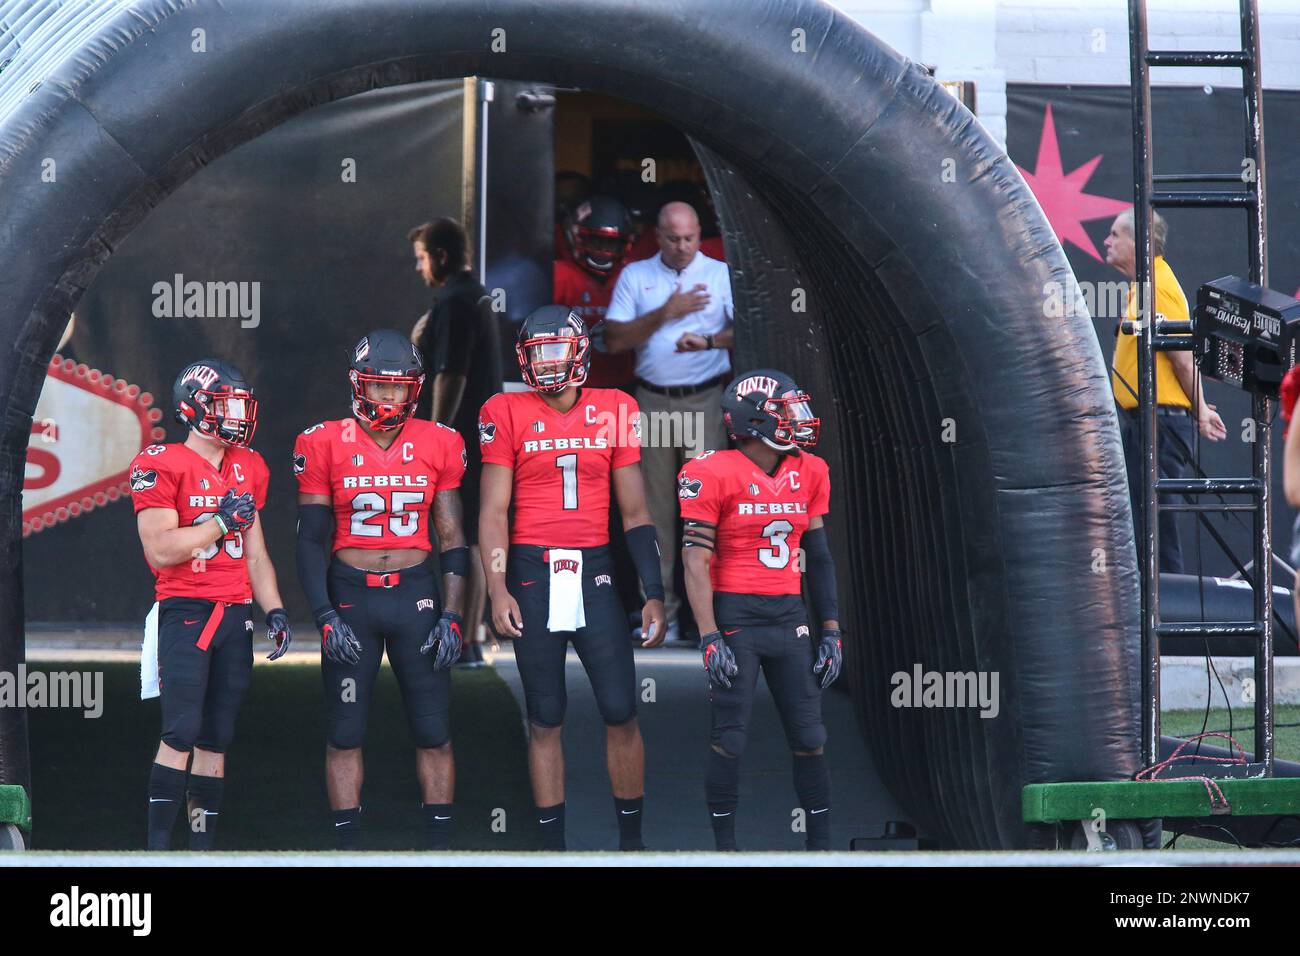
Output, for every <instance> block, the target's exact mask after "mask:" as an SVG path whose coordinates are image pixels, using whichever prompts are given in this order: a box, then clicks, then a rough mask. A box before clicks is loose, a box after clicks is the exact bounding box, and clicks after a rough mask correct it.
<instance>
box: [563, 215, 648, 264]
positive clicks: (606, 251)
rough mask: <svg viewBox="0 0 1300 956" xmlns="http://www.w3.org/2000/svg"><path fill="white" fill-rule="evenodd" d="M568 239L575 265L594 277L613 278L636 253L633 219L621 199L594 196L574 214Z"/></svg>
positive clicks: (569, 227)
mask: <svg viewBox="0 0 1300 956" xmlns="http://www.w3.org/2000/svg"><path fill="white" fill-rule="evenodd" d="M568 237H569V247H570V249H571V251H572V253H573V261H574V262H576V263H577V264H578V265H579V266H580V267H582V268H583V269H585V270H586V271H587V272H590V273H591V274H592V275H594V276H600V277H605V276H610V275H613V274H614V273H615V272H617V271H618V269H619V266H621V265H622V264H623V260H624V259H626V258H627V256H628V253H629V252H631V250H632V240H633V238H634V236H633V232H632V219H631V217H630V216H629V215H628V212H627V208H626V207H625V206H624V205H623V204H622V203H621V202H619V201H618V200H617V199H614V198H612V197H610V196H592V197H591V198H590V199H587V200H584V201H582V202H581V203H579V204H578V206H577V208H576V209H575V210H574V211H573V215H572V216H571V217H570V219H569V224H568Z"/></svg>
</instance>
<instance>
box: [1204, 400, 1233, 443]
mask: <svg viewBox="0 0 1300 956" xmlns="http://www.w3.org/2000/svg"><path fill="white" fill-rule="evenodd" d="M1217 408H1218V406H1217V405H1211V404H1210V403H1209V402H1206V403H1205V405H1203V406H1202V407H1201V415H1200V420H1199V421H1198V422H1197V427H1199V428H1200V430H1201V434H1202V435H1204V436H1205V437H1206V438H1208V439H1209V440H1210V441H1223V439H1225V438H1227V437H1228V426H1227V425H1225V424H1223V419H1222V418H1220V417H1219V413H1218V411H1217Z"/></svg>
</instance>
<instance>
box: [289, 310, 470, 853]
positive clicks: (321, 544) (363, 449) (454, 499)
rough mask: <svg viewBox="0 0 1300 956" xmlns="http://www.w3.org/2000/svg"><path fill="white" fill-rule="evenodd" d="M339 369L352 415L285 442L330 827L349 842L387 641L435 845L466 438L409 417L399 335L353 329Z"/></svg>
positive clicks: (409, 362) (416, 393) (446, 743)
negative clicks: (317, 689) (294, 492)
mask: <svg viewBox="0 0 1300 956" xmlns="http://www.w3.org/2000/svg"><path fill="white" fill-rule="evenodd" d="M348 377H349V379H350V380H351V383H352V417H350V418H344V419H341V420H338V421H329V422H321V423H320V424H318V425H313V426H311V427H310V428H308V429H307V430H306V431H304V432H303V433H302V434H301V435H299V436H298V440H297V443H296V444H295V445H294V451H293V470H294V474H296V475H297V477H298V577H299V580H300V581H301V582H302V586H303V590H304V591H305V592H306V594H307V600H308V602H309V604H310V605H311V608H312V613H313V614H314V615H315V618H316V626H317V627H318V628H319V629H320V632H321V676H322V678H323V680H324V684H325V712H326V722H327V731H326V745H325V780H326V789H327V790H328V793H329V801H330V807H331V809H332V810H333V811H334V832H335V834H336V835H337V838H338V843H339V846H340V847H341V848H343V849H354V848H356V847H358V846H359V845H360V838H361V784H362V778H363V776H364V765H363V762H362V752H361V746H362V742H363V740H364V738H365V734H366V722H367V718H368V716H369V711H370V701H371V696H372V694H373V690H374V685H375V678H376V677H377V676H378V674H379V666H380V662H381V660H382V658H383V655H384V652H385V650H386V651H387V653H388V662H389V663H390V664H391V665H392V667H393V672H394V674H395V675H396V677H397V682H398V686H399V687H400V688H401V691H402V700H403V702H404V703H405V705H406V715H407V723H408V725H409V726H410V729H411V735H412V737H414V738H415V746H416V758H415V770H416V776H417V777H418V778H419V783H420V791H421V799H422V801H423V803H422V806H423V814H424V831H425V845H426V847H427V848H428V849H433V850H443V849H447V848H448V847H449V846H450V841H451V818H452V812H451V804H452V798H453V791H454V788H455V765H454V763H453V759H452V750H451V729H450V726H449V715H450V708H451V672H450V670H449V668H450V667H451V665H452V664H454V663H456V660H457V659H458V658H459V657H460V652H461V618H460V609H461V600H462V597H463V592H464V581H465V574H466V571H467V570H468V555H469V551H468V549H467V548H466V546H465V534H464V531H463V530H462V528H461V505H460V492H459V491H458V490H457V489H458V488H459V487H460V482H461V478H462V477H463V476H464V474H465V442H464V441H463V440H462V439H461V437H460V435H459V434H457V433H456V431H455V429H452V428H448V427H447V426H446V425H443V424H440V423H438V422H430V421H425V420H424V419H419V418H413V417H412V415H413V413H414V411H415V408H416V405H417V404H418V402H419V400H420V389H421V387H422V386H423V384H424V377H425V376H424V366H423V364H422V362H421V360H420V352H419V349H417V348H416V347H415V346H414V345H412V344H411V342H410V341H409V340H408V339H407V337H406V336H405V335H403V334H402V333H400V332H396V331H392V330H388V329H383V330H380V331H377V332H371V333H370V334H369V335H367V336H366V337H365V338H363V339H362V340H361V341H360V342H359V343H357V346H356V349H355V350H354V352H353V361H352V366H351V369H350V370H349V372H348ZM431 522H432V526H431ZM435 541H436V542H437V544H438V546H439V548H440V554H439V560H438V562H437V563H431V562H430V561H429V560H428V558H429V555H430V553H431V552H432V550H433V547H434V542H435ZM439 568H441V575H442V589H443V594H442V595H441V596H440V595H439V593H438V586H437V580H436V577H437V574H438V569H439Z"/></svg>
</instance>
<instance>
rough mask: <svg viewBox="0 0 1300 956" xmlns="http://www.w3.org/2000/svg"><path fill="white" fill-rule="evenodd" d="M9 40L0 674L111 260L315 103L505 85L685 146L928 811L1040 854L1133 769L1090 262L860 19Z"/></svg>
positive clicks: (420, 13)
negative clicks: (721, 228) (562, 98)
mask: <svg viewBox="0 0 1300 956" xmlns="http://www.w3.org/2000/svg"><path fill="white" fill-rule="evenodd" d="M8 27H9V30H8V33H7V36H4V37H0V63H4V62H5V61H6V60H7V61H8V63H7V65H6V66H5V67H4V69H3V72H2V73H0V342H3V347H2V351H0V398H2V399H3V402H4V409H5V417H4V425H3V435H2V436H0V488H3V490H4V494H3V502H2V503H0V509H2V510H0V669H3V670H12V669H13V668H14V666H15V665H16V663H17V662H18V661H19V660H21V658H22V654H23V641H22V633H23V602H22V576H21V560H22V545H21V507H20V493H19V490H20V488H21V484H22V476H23V462H24V456H25V449H26V447H27V442H28V437H29V434H30V423H31V415H32V413H33V410H34V408H35V405H36V400H37V397H38V395H39V392H40V389H41V386H42V382H43V376H44V369H45V363H46V362H47V361H48V359H49V357H50V356H51V355H52V354H53V351H54V348H55V345H56V343H57V340H58V337H59V334H60V332H61V331H62V329H63V326H64V323H65V322H66V319H67V316H68V313H69V311H70V310H71V309H72V308H73V307H74V306H75V305H76V303H77V300H78V297H79V296H80V295H81V293H82V291H83V290H84V289H85V288H86V286H87V284H88V283H89V282H90V280H91V278H92V277H93V276H94V274H95V272H96V270H97V269H98V268H99V266H100V265H101V264H102V263H103V261H104V260H105V259H106V258H107V257H108V256H109V255H110V254H111V253H112V251H113V248H114V246H115V245H116V244H117V243H118V242H119V241H121V239H122V238H123V237H124V236H125V235H127V234H128V233H129V232H130V231H131V229H132V228H133V227H134V226H135V225H137V224H138V223H139V222H140V221H141V219H142V218H143V217H144V216H146V215H147V214H148V212H149V210H150V209H151V208H153V207H154V206H155V205H156V204H157V203H158V202H159V201H160V200H161V199H162V198H163V197H165V196H166V195H167V194H168V193H169V192H171V191H172V190H173V189H175V188H176V187H177V186H178V185H179V184H180V183H182V182H183V181H185V179H187V178H188V177H189V176H191V175H192V174H193V173H194V172H195V171H197V170H198V169H200V168H202V167H203V165H204V164H205V163H207V162H209V161H210V160H212V159H214V158H215V157H217V156H220V155H221V154H223V153H224V152H226V151H227V150H229V149H231V148H232V147H234V146H236V145H238V144H239V143H241V142H244V141H246V140H248V139H251V138H253V137H255V136H257V135H259V134H260V133H262V132H264V131H265V130H267V129H269V128H271V127H272V126H274V125H276V124H277V123H280V122H282V121H284V120H285V119H286V118H288V117H290V116H292V115H294V114H296V113H298V112H300V111H302V110H305V109H308V108H310V107H312V106H314V105H317V104H320V103H323V102H326V101H329V100H333V99H336V98H339V97H343V96H348V95H350V94H354V93H358V92H361V91H364V90H368V89H373V88H376V87H380V86H386V85H392V84H399V83H408V82H413V81H418V80H425V79H433V78H438V77H454V76H464V75H485V76H496V77H501V78H506V79H526V80H535V81H542V82H552V83H556V84H562V85H566V86H581V87H584V88H587V89H592V90H598V91H601V92H604V93H609V94H612V95H615V96H619V97H623V98H625V99H627V100H630V101H633V102H635V103H638V104H641V105H642V106H645V107H647V108H649V109H651V110H654V111H656V112H658V113H660V114H661V115H663V116H664V117H666V118H668V119H670V120H672V121H673V122H674V123H676V124H678V125H679V126H680V127H681V128H682V129H684V130H685V131H687V132H688V133H689V134H690V135H691V136H692V137H693V138H694V139H695V141H696V142H697V144H698V148H699V151H700V154H701V157H702V158H703V159H704V160H705V165H706V168H707V169H708V172H709V176H710V181H711V185H712V186H713V189H714V192H715V195H716V196H717V197H718V201H719V204H720V206H721V207H722V213H723V218H724V220H725V221H726V225H727V234H726V240H727V246H728V257H729V259H731V260H732V261H733V266H734V282H735V286H736V295H737V301H738V317H737V322H738V339H739V340H740V341H741V342H742V343H743V344H742V345H741V346H740V349H739V351H740V355H739V361H740V362H741V363H744V364H749V363H751V362H762V363H764V364H775V365H779V366H782V367H787V368H789V369H790V370H791V371H792V372H793V373H794V374H796V375H797V376H802V378H803V379H807V380H808V381H809V382H810V383H811V387H812V388H814V389H815V394H816V395H817V396H819V398H820V401H819V406H820V409H821V412H822V414H823V417H824V419H825V420H826V427H825V434H826V440H825V446H824V449H823V451H824V453H825V454H826V456H827V457H828V458H829V459H830V461H831V463H832V469H833V480H834V483H835V492H834V495H833V500H832V506H833V515H832V517H833V519H834V526H833V528H832V539H833V542H834V546H835V549H836V552H837V556H838V561H839V568H840V578H841V581H840V586H841V592H842V595H843V598H842V603H843V605H844V609H843V617H844V618H845V621H846V625H847V627H848V629H849V631H850V634H851V640H850V645H851V646H850V647H849V648H848V649H847V653H846V656H847V658H848V669H849V677H850V680H849V684H850V687H851V690H852V691H853V693H854V695H855V698H856V699H857V702H858V705H859V714H860V715H861V721H862V727H863V731H864V733H866V734H867V735H869V737H870V739H871V741H872V745H873V748H874V749H875V752H876V755H877V762H878V763H879V764H880V765H881V766H880V769H881V772H882V774H883V776H884V778H885V780H886V782H887V784H888V785H889V786H890V788H891V790H892V791H893V792H894V794H895V796H896V797H897V798H898V799H899V800H900V801H901V802H902V803H903V805H904V806H906V807H907V809H908V811H909V812H910V813H912V814H913V816H914V817H915V818H916V819H917V820H918V821H919V822H920V823H921V824H922V825H923V826H925V827H926V828H928V829H929V830H930V831H931V832H932V833H934V834H936V835H937V836H939V837H940V838H941V839H942V840H943V841H944V842H945V843H946V844H947V845H949V846H956V847H967V848H975V847H1013V846H1026V845H1035V844H1037V843H1038V842H1039V841H1041V839H1042V836H1043V835H1042V834H1041V833H1037V832H1033V831H1031V830H1029V829H1028V828H1026V827H1024V826H1023V825H1022V824H1021V822H1020V788H1021V787H1022V785H1023V784H1025V783H1028V782H1036V781H1050V780H1067V779H1113V778H1122V777H1125V776H1127V775H1129V774H1131V773H1132V772H1133V771H1134V770H1135V769H1137V761H1138V725H1139V709H1138V700H1137V697H1138V694H1137V688H1138V674H1139V665H1138V659H1137V624H1138V596H1137V573H1136V562H1135V559H1134V545H1133V535H1132V528H1131V523H1130V518H1129V511H1128V498H1127V493H1126V490H1125V484H1124V473H1123V466H1122V457H1121V449H1120V443H1119V437H1118V430H1117V426H1116V421H1115V415H1114V411H1113V405H1112V401H1111V398H1110V390H1109V386H1108V383H1107V380H1106V376H1105V371H1104V366H1103V361H1102V357H1101V352H1100V349H1099V347H1098V344H1097V341H1096V337H1095V334H1094V332H1093V329H1092V326H1091V323H1090V321H1089V319H1088V317H1087V316H1086V315H1084V314H1080V315H1072V316H1067V317H1066V318H1064V319H1054V318H1045V317H1044V314H1043V308H1042V301H1043V290H1044V286H1045V284H1046V283H1049V282H1061V283H1069V282H1072V281H1073V276H1072V274H1071V272H1070V269H1069V266H1068V265H1067V263H1066V260H1065V256H1064V255H1063V253H1062V251H1061V248H1060V246H1059V244H1058V243H1057V241H1056V239H1055V237H1054V236H1053V233H1052V230H1051V228H1050V226H1049V225H1048V223H1047V221H1046V219H1045V218H1044V216H1043V215H1042V212H1041V210H1040V209H1039V207H1038V204H1037V202H1036V201H1035V200H1034V198H1033V196H1032V195H1031V193H1030V191H1029V189H1028V188H1027V187H1026V186H1025V184H1024V182H1023V180H1022V179H1021V178H1020V176H1019V174H1018V173H1017V172H1016V170H1015V168H1014V166H1013V165H1012V164H1011V162H1010V161H1009V160H1008V159H1007V157H1006V155H1005V153H1004V151H1003V150H1002V149H1001V148H1000V147H999V146H998V145H997V144H996V143H995V142H993V141H992V140H991V139H990V138H989V136H988V135H987V133H986V132H985V131H984V129H983V128H982V127H981V126H980V125H979V124H978V123H977V122H975V120H974V119H973V118H972V117H971V115H970V114H969V113H968V112H967V111H966V110H965V109H964V108H963V107H961V106H960V105H959V104H958V103H957V102H956V101H955V100H954V99H953V98H951V97H950V96H948V94H947V93H946V92H945V91H943V90H942V89H941V88H940V87H939V86H937V85H936V84H935V83H934V82H933V81H932V80H931V79H930V78H929V77H928V76H927V75H926V74H925V72H924V71H923V70H922V69H920V68H919V67H917V66H916V65H915V64H913V63H911V62H909V61H908V60H906V59H905V58H903V57H901V56H900V55H898V54H897V53H895V52H894V51H893V50H891V49H889V48H888V47H886V46H885V45H884V44H882V43H881V42H880V41H878V40H877V39H875V38H874V37H873V36H872V35H871V34H869V33H867V32H866V31H865V30H863V29H862V28H860V27H858V26H857V25H855V24H853V23H852V22H851V21H849V20H847V19H846V18H845V17H844V16H843V15H842V14H840V13H837V12H836V11H834V10H833V9H832V8H831V7H829V6H826V5H824V4H822V3H818V2H811V0H780V2H759V0H712V2H700V0H690V2H687V0H657V2H655V3H653V4H643V3H629V2H620V0H548V2H546V3H544V4H539V3H536V2H533V0H441V2H436V3H435V2H431V0H369V2H361V0H277V2H276V3H273V4H272V3H265V2H262V0H184V2H182V0H138V2H133V3H130V4H126V3H118V2H108V0H106V2H103V3H100V4H98V5H77V4H64V5H59V4H54V3H47V4H44V5H42V4H35V5H33V6H32V7H30V8H28V10H27V12H26V13H24V14H20V15H19V21H18V22H17V23H10V24H8ZM196 31H202V33H201V34H199V33H196ZM198 37H201V38H202V41H203V43H204V45H205V47H206V52H196V51H195V46H196V44H197V39H196V38H198ZM801 44H802V47H801ZM49 159H53V160H54V161H55V164H56V168H57V178H56V181H55V182H53V183H51V182H46V181H43V176H42V172H43V170H44V169H46V168H48V167H47V164H46V163H45V161H46V160H49ZM796 288H797V289H801V290H802V295H803V297H804V301H805V302H806V304H807V310H806V311H804V312H800V311H795V310H794V309H792V302H793V293H792V290H794V289H796ZM1099 568H1100V572H1099V570H1098V569H1099ZM74 585H75V583H74ZM70 599H75V591H70ZM914 665H920V666H921V667H922V668H923V669H924V670H927V671H930V670H937V671H983V672H986V673H994V672H995V673H996V674H997V675H998V680H999V691H1000V693H999V700H998V714H997V716H996V717H989V718H982V717H980V716H979V711H978V710H977V709H969V708H968V709H957V708H942V709H927V708H924V707H921V708H910V707H895V706H893V705H892V704H891V700H890V697H891V691H893V690H894V687H893V686H892V685H891V675H893V674H895V673H896V672H905V673H908V674H911V673H912V672H913V668H914ZM21 715H22V711H21V710H14V709H9V710H7V711H5V712H3V713H0V718H3V719H4V721H5V722H3V723H0V782H21V783H26V782H27V778H28V768H29V765H28V758H27V750H26V728H25V726H24V724H23V723H22V719H21ZM836 745H838V746H851V745H852V743H851V742H848V741H843V742H838V743H837V744H836ZM38 797H39V795H38ZM37 810H38V816H39V802H38V804H37Z"/></svg>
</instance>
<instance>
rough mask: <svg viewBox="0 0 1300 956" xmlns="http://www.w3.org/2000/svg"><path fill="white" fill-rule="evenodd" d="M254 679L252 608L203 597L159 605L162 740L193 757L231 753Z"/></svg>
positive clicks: (172, 599)
mask: <svg viewBox="0 0 1300 956" xmlns="http://www.w3.org/2000/svg"><path fill="white" fill-rule="evenodd" d="M252 678H253V620H252V613H251V606H250V605H247V604H223V603H221V602H213V601H204V600H201V599H199V598H180V597H169V598H164V599H163V600H162V601H160V602H159V604H158V685H159V690H160V696H161V699H162V700H161V703H162V740H163V743H165V744H167V746H169V747H172V748H174V749H176V750H181V751H185V752H186V753H188V752H189V751H191V750H193V749H194V748H195V747H198V748H199V749H201V750H209V751H212V752H213V753H225V752H226V748H227V747H229V746H230V741H231V740H232V739H233V738H234V736H235V718H236V716H237V715H238V714H239V707H240V704H241V703H242V702H243V699H244V694H245V692H247V690H248V687H249V685H250V684H251V683H252Z"/></svg>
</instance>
